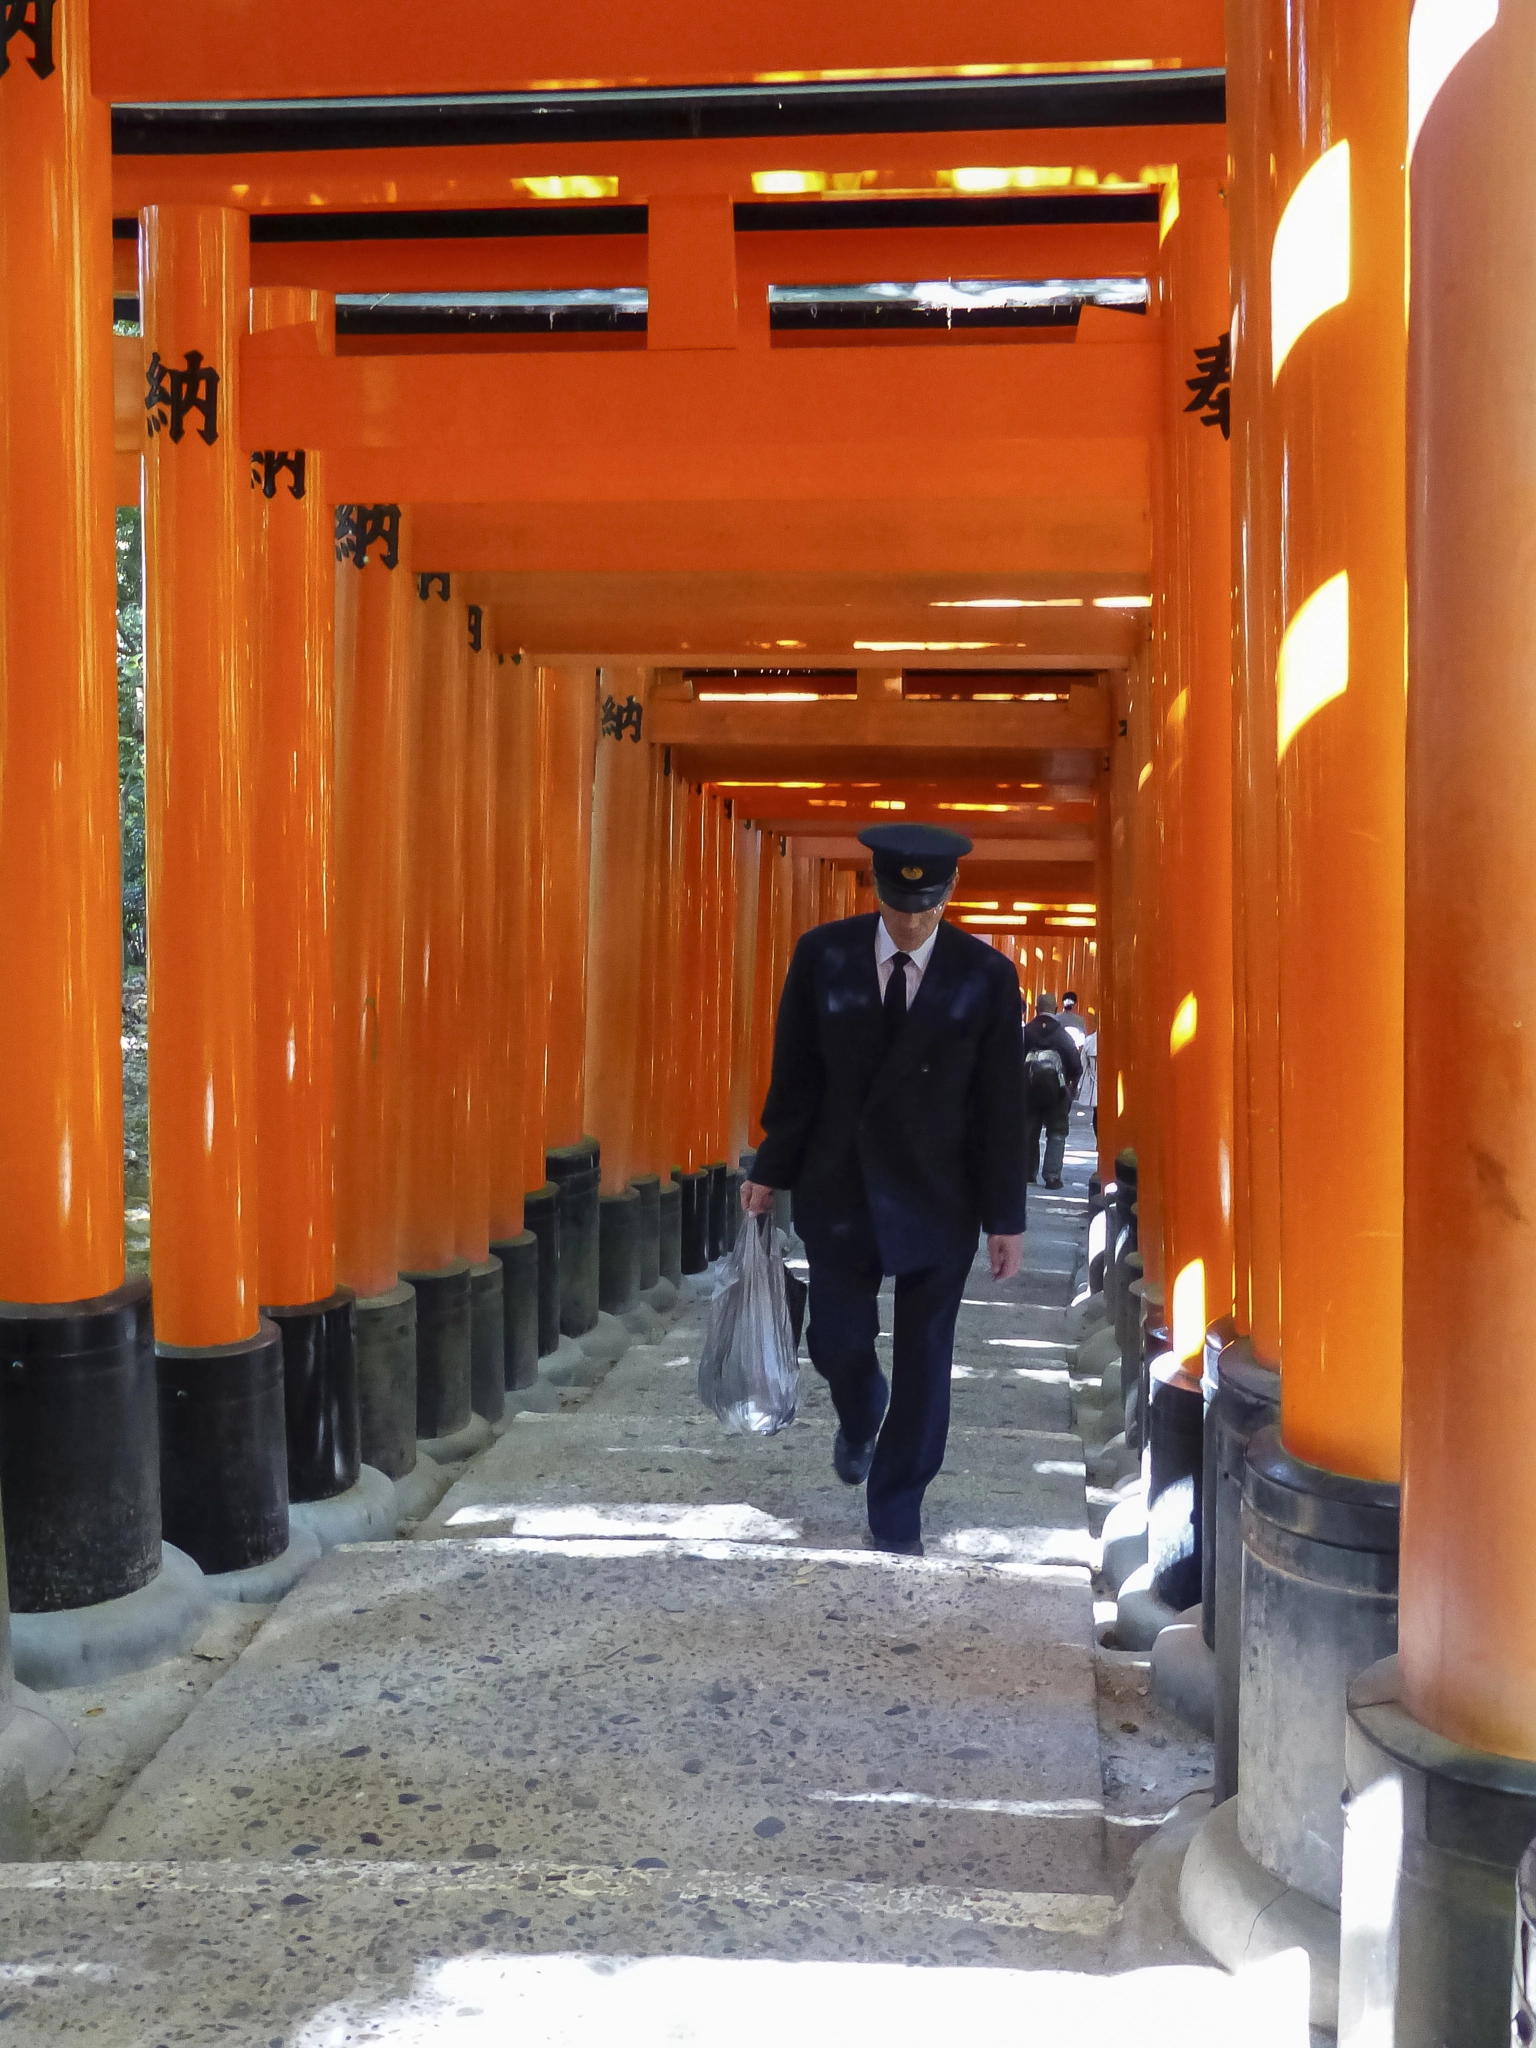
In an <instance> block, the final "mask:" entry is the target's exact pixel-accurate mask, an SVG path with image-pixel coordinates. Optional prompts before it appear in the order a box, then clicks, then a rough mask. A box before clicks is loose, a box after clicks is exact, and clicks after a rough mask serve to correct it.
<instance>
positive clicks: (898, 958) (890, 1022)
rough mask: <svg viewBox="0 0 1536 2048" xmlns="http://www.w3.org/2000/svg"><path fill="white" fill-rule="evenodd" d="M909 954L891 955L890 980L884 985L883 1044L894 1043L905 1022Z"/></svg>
mask: <svg viewBox="0 0 1536 2048" xmlns="http://www.w3.org/2000/svg"><path fill="white" fill-rule="evenodd" d="M911 958H912V956H911V954H910V953H893V954H892V955H891V978H890V980H889V981H888V982H887V983H886V984H885V1042H886V1044H887V1045H894V1044H895V1043H896V1036H897V1033H898V1032H899V1031H900V1030H901V1027H902V1025H903V1024H905V1023H906V1021H907V963H908V961H909V960H910V959H911Z"/></svg>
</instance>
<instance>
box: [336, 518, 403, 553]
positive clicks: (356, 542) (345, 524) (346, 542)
mask: <svg viewBox="0 0 1536 2048" xmlns="http://www.w3.org/2000/svg"><path fill="white" fill-rule="evenodd" d="M376 543H377V545H378V549H379V560H380V562H381V563H382V564H383V566H384V567H385V568H386V569H398V568H399V566H400V507H399V506H398V505H338V506H337V507H336V559H337V561H338V562H351V563H352V565H353V566H354V567H355V568H358V569H366V568H367V566H368V552H369V549H370V548H372V547H373V546H374V545H375V544H376Z"/></svg>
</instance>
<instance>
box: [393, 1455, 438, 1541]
mask: <svg viewBox="0 0 1536 2048" xmlns="http://www.w3.org/2000/svg"><path fill="white" fill-rule="evenodd" d="M453 1481H454V1474H453V1471H452V1468H451V1467H449V1466H447V1465H440V1464H439V1463H438V1462H437V1460H436V1459H435V1458H418V1459H417V1460H416V1463H415V1465H414V1466H413V1467H412V1469H411V1470H410V1471H409V1472H407V1473H406V1474H405V1475H404V1477H403V1478H400V1479H397V1480H396V1481H395V1528H396V1529H398V1528H399V1527H400V1526H401V1525H402V1524H403V1523H406V1522H424V1521H425V1520H426V1518H427V1516H428V1515H430V1514H431V1512H432V1510H433V1509H434V1508H435V1507H436V1506H437V1504H438V1502H439V1501H440V1500H441V1499H442V1497H443V1495H444V1494H445V1493H446V1492H447V1491H448V1489H449V1487H450V1486H452V1484H453ZM389 1533H390V1534H391V1535H393V1534H394V1533H395V1532H394V1530H393V1529H392V1530H391V1531H390V1532H389Z"/></svg>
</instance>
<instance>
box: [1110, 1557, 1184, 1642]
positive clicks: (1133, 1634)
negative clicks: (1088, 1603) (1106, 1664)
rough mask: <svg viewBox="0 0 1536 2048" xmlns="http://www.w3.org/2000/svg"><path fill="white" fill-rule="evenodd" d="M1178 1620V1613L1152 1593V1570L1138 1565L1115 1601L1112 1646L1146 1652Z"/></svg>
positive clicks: (1176, 1609) (1146, 1566) (1144, 1565)
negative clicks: (1113, 1644) (1113, 1640)
mask: <svg viewBox="0 0 1536 2048" xmlns="http://www.w3.org/2000/svg"><path fill="white" fill-rule="evenodd" d="M1180 1619H1181V1615H1180V1611H1179V1609H1178V1608H1176V1607H1170V1606H1169V1605H1168V1603H1167V1601H1166V1600H1159V1599H1158V1597H1157V1595H1156V1593H1154V1592H1153V1590H1152V1567H1151V1565H1150V1564H1143V1565H1138V1566H1137V1568H1136V1570H1135V1571H1133V1572H1132V1573H1131V1575H1130V1577H1129V1578H1128V1579H1127V1580H1126V1582H1125V1584H1124V1585H1123V1586H1122V1587H1121V1588H1120V1595H1119V1598H1118V1599H1117V1600H1116V1602H1115V1646H1116V1648H1117V1649H1121V1650H1150V1649H1151V1647H1152V1645H1153V1644H1154V1643H1155V1642H1156V1641H1157V1639H1158V1637H1159V1636H1160V1635H1161V1634H1162V1632H1163V1630H1164V1629H1165V1628H1172V1627H1173V1624H1174V1623H1175V1622H1176V1621H1178V1620H1180Z"/></svg>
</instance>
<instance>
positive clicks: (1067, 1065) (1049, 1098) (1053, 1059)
mask: <svg viewBox="0 0 1536 2048" xmlns="http://www.w3.org/2000/svg"><path fill="white" fill-rule="evenodd" d="M1082 1078H1083V1056H1082V1054H1081V1052H1079V1050H1078V1045H1077V1040H1076V1039H1075V1038H1074V1037H1073V1035H1072V1033H1071V1032H1070V1031H1068V1029H1067V1028H1066V1026H1065V1025H1064V1024H1063V1023H1062V1021H1061V1019H1060V1018H1059V1017H1058V1016H1057V1014H1056V998H1055V997H1054V996H1053V995H1051V994H1049V993H1048V992H1046V991H1044V990H1042V992H1041V993H1040V994H1039V995H1038V996H1036V998H1035V1014H1034V1016H1033V1017H1031V1018H1030V1020H1029V1022H1028V1023H1027V1024H1026V1025H1025V1027H1024V1102H1025V1110H1026V1115H1027V1121H1026V1123H1025V1126H1024V1177H1025V1179H1026V1180H1027V1181H1029V1182H1030V1183H1031V1185H1033V1183H1034V1179H1035V1175H1036V1173H1038V1172H1039V1171H1040V1138H1041V1134H1042V1133H1043V1134H1044V1136H1045V1171H1044V1173H1043V1175H1042V1176H1041V1177H1042V1179H1043V1180H1044V1183H1045V1185H1046V1186H1047V1187H1048V1188H1059V1187H1060V1186H1061V1165H1062V1161H1063V1160H1064V1159H1065V1158H1066V1155H1067V1132H1068V1130H1069V1129H1070V1127H1071V1119H1072V1097H1073V1096H1074V1095H1075V1094H1076V1093H1077V1084H1078V1082H1079V1081H1081V1079H1082Z"/></svg>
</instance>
